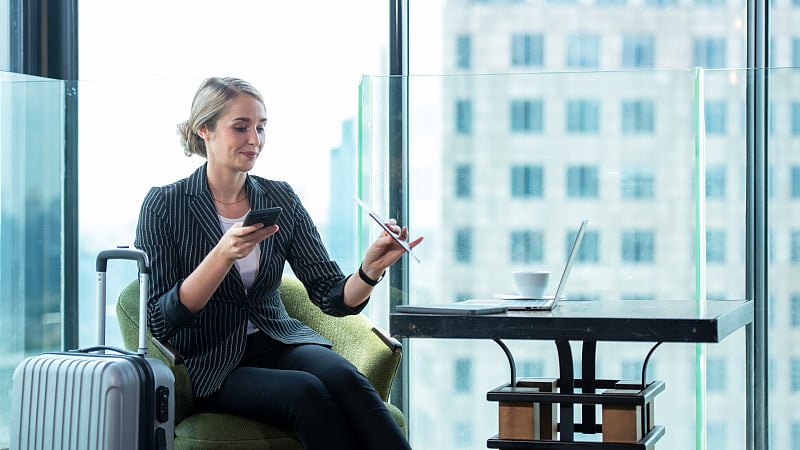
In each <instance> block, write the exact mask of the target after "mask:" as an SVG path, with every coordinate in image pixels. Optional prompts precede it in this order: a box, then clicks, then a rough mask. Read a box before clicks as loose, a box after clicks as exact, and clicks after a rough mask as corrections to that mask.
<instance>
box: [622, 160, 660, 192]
mask: <svg viewBox="0 0 800 450" xmlns="http://www.w3.org/2000/svg"><path fill="white" fill-rule="evenodd" d="M654 195H655V175H653V171H652V170H651V169H647V168H639V167H637V168H627V169H623V170H622V198H627V199H644V198H653V196H654Z"/></svg>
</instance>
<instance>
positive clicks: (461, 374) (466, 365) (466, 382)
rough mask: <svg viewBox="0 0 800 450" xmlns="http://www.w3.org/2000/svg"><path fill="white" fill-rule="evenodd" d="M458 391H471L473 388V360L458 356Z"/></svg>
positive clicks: (456, 362)
mask: <svg viewBox="0 0 800 450" xmlns="http://www.w3.org/2000/svg"><path fill="white" fill-rule="evenodd" d="M455 376H456V379H455V383H454V386H455V388H456V392H470V391H471V390H472V360H471V359H468V358H457V359H456V361H455Z"/></svg>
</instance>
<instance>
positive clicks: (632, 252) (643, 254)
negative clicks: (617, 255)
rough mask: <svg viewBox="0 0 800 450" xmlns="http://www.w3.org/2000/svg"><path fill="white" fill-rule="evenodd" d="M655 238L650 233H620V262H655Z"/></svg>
mask: <svg viewBox="0 0 800 450" xmlns="http://www.w3.org/2000/svg"><path fill="white" fill-rule="evenodd" d="M654 247H655V238H654V233H653V232H652V231H623V232H622V261H623V262H626V263H637V264H639V263H652V262H653V261H654V260H655V250H654Z"/></svg>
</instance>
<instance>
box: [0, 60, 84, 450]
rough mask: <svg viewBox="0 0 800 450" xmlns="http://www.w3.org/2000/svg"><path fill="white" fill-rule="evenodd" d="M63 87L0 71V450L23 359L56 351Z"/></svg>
mask: <svg viewBox="0 0 800 450" xmlns="http://www.w3.org/2000/svg"><path fill="white" fill-rule="evenodd" d="M63 99H64V82H62V81H54V80H48V79H44V78H38V77H32V76H26V75H19V74H12V73H6V72H0V148H1V149H2V153H0V186H2V188H1V189H0V192H1V194H0V213H1V214H2V218H1V219H0V361H1V363H0V447H4V446H7V445H8V443H9V441H10V436H9V426H10V424H11V416H10V415H9V410H10V409H11V381H12V375H13V373H14V369H15V368H16V366H17V364H19V362H20V361H21V360H22V359H23V358H24V357H25V356H29V355H32V354H37V353H40V352H42V351H53V350H60V349H61V325H62V316H61V310H62V301H63V296H62V284H63V280H62V273H63V261H62V255H61V249H62V247H63V241H62V236H63V229H62V228H63V223H62V219H61V217H62V212H63V213H64V214H75V212H74V211H62V206H61V205H62V195H63V193H62V188H63V186H62V180H63V176H64V174H63V167H64V104H63V103H64V100H63Z"/></svg>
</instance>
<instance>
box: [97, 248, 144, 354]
mask: <svg viewBox="0 0 800 450" xmlns="http://www.w3.org/2000/svg"><path fill="white" fill-rule="evenodd" d="M113 259H123V260H131V261H136V263H137V264H138V266H139V348H138V353H139V354H140V355H142V356H146V355H147V301H148V300H149V297H150V295H149V293H148V292H149V291H148V289H149V287H150V260H149V259H148V258H147V254H146V253H145V252H143V251H142V250H139V249H137V248H129V247H117V248H114V249H110V250H103V251H101V252H100V253H99V254H98V255H97V345H99V346H103V345H105V343H106V271H107V270H108V261H110V260H113Z"/></svg>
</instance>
